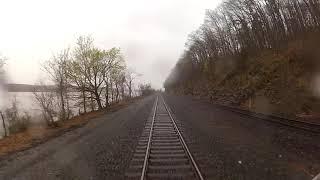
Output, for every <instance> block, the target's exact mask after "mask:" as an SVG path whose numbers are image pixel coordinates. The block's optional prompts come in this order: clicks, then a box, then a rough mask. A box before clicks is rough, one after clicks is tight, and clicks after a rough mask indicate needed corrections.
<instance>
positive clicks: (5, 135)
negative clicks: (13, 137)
mask: <svg viewBox="0 0 320 180" xmlns="http://www.w3.org/2000/svg"><path fill="white" fill-rule="evenodd" d="M0 115H1V118H2V126H3V129H4V137H7V136H8V134H7V128H6V123H5V122H4V117H3V114H2V112H1V111H0Z"/></svg>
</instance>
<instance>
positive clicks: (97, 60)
mask: <svg viewBox="0 0 320 180" xmlns="http://www.w3.org/2000/svg"><path fill="white" fill-rule="evenodd" d="M43 69H44V71H45V72H46V73H47V74H48V75H49V77H50V79H51V81H52V82H53V83H54V86H53V88H54V90H55V91H54V92H53V91H52V90H51V89H52V86H47V85H45V84H44V83H43V82H40V85H41V86H39V87H40V89H35V91H34V96H35V98H36V100H37V102H38V103H39V105H40V107H41V109H42V111H43V118H44V119H45V120H46V122H47V123H48V125H52V124H55V123H54V122H55V121H56V119H57V118H58V120H66V119H69V118H70V116H71V113H72V111H71V108H70V106H71V105H70V104H71V101H72V103H73V106H76V107H78V108H79V113H86V112H88V111H94V110H101V109H103V108H107V107H108V106H110V105H111V104H112V103H116V102H119V101H121V100H125V99H128V98H131V97H133V96H137V95H138V94H137V92H136V91H135V85H134V81H135V80H136V79H137V77H138V76H139V74H138V73H136V72H135V71H133V70H131V69H129V68H127V66H126V64H125V61H124V58H123V56H122V54H121V51H120V49H118V48H111V49H108V50H104V49H99V48H97V47H96V46H95V45H94V43H93V39H92V38H91V37H85V36H81V37H79V38H78V40H77V43H76V45H75V47H74V48H72V49H70V48H69V49H65V50H63V51H61V52H59V53H57V54H55V55H53V57H52V58H51V59H50V60H48V61H47V62H45V63H44V64H43ZM140 93H141V92H140ZM57 99H58V100H57ZM57 106H58V108H57ZM56 109H58V110H56Z"/></svg>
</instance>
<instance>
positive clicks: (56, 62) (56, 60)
mask: <svg viewBox="0 0 320 180" xmlns="http://www.w3.org/2000/svg"><path fill="white" fill-rule="evenodd" d="M69 60H70V55H69V49H65V50H63V51H62V52H60V53H59V54H57V55H53V57H52V59H51V60H49V61H47V62H46V63H45V64H44V65H43V68H44V70H45V71H46V72H47V73H48V74H49V75H50V77H51V80H52V81H53V82H54V84H55V87H56V91H57V94H58V97H59V100H60V103H59V104H60V106H61V110H60V112H61V113H60V115H61V117H60V119H62V120H66V119H69V112H70V109H69V107H68V104H69V102H68V101H69V100H68V81H67V63H68V61H69Z"/></svg>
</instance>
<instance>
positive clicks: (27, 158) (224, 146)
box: [0, 95, 320, 180]
mask: <svg viewBox="0 0 320 180" xmlns="http://www.w3.org/2000/svg"><path fill="white" fill-rule="evenodd" d="M164 98H165V100H166V102H167V104H168V105H169V107H170V108H171V110H172V111H173V113H174V114H173V115H174V117H175V118H176V120H177V121H178V126H180V128H181V129H182V131H183V136H184V137H185V139H186V141H187V143H188V145H189V147H190V149H191V151H192V153H193V154H194V157H195V159H196V160H197V162H198V164H199V166H200V168H201V171H202V173H203V174H204V175H205V177H206V179H235V180H236V179H237V180H238V179H290V180H291V179H293V180H295V179H297V180H298V179H299V180H304V179H312V177H313V176H315V175H316V174H317V173H319V172H320V153H319V149H320V144H319V142H320V137H319V135H318V134H312V133H308V132H306V131H302V130H297V129H294V128H289V127H284V126H282V125H277V124H273V123H268V122H265V121H262V120H257V119H254V118H251V117H246V116H243V115H239V114H237V113H233V112H229V111H227V110H222V109H219V108H217V107H215V106H214V105H212V104H210V103H208V102H204V101H201V100H195V99H192V98H191V97H186V96H173V95H165V96H164ZM154 100H155V96H150V97H147V98H144V99H142V100H138V101H137V102H136V103H133V104H131V105H130V106H129V107H126V108H124V109H121V110H119V111H117V112H114V113H110V114H108V115H105V116H103V117H100V118H97V119H95V120H93V121H90V122H89V123H88V124H87V125H86V126H84V127H83V128H79V129H76V130H74V131H71V132H68V133H66V134H64V135H62V136H60V137H57V138H54V139H52V140H50V141H48V142H46V143H44V144H41V145H39V146H37V147H35V148H32V149H29V150H26V151H23V152H19V153H17V154H14V155H10V156H9V157H7V158H5V159H4V160H2V161H0V179H124V173H125V171H126V169H127V168H128V166H129V162H130V160H131V158H132V156H133V153H134V151H135V147H136V145H137V141H138V139H139V136H140V135H141V133H142V131H143V128H144V124H145V122H146V120H147V118H148V116H149V115H150V112H151V109H152V105H153V103H154Z"/></svg>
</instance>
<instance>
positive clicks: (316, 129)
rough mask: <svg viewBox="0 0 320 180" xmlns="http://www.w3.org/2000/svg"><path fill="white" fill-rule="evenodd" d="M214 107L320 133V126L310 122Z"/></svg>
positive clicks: (222, 106) (220, 106) (232, 108)
mask: <svg viewBox="0 0 320 180" xmlns="http://www.w3.org/2000/svg"><path fill="white" fill-rule="evenodd" d="M215 106H216V107H218V108H220V109H225V110H229V111H232V112H235V113H238V114H240V115H243V116H249V117H253V118H257V119H260V120H264V121H268V122H271V123H276V124H281V125H284V126H288V127H293V128H296V129H301V130H304V131H309V132H312V133H320V124H317V123H311V122H306V121H300V120H295V119H287V118H283V117H278V116H274V115H266V114H262V113H256V112H251V111H248V110H243V109H240V108H235V107H230V106H224V105H220V104H215Z"/></svg>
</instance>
